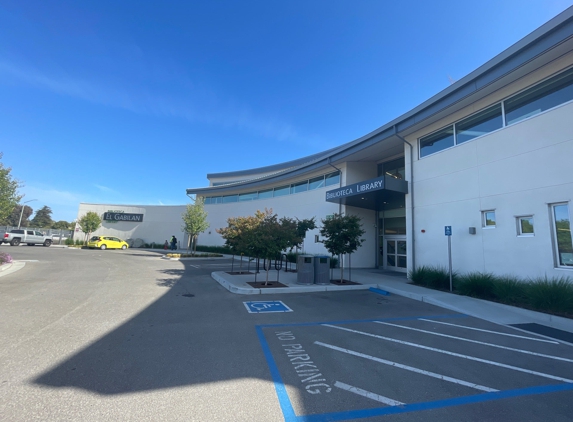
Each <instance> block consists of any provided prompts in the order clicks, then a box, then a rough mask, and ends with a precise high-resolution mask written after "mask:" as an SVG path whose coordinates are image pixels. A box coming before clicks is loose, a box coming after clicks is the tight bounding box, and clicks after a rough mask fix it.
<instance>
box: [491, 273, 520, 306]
mask: <svg viewBox="0 0 573 422" xmlns="http://www.w3.org/2000/svg"><path fill="white" fill-rule="evenodd" d="M527 288H528V283H526V282H524V281H522V280H520V279H518V278H517V277H512V276H509V275H508V276H502V277H500V278H498V279H496V280H495V282H494V283H493V295H494V298H495V300H497V301H499V302H501V303H506V304H508V305H519V304H524V303H527Z"/></svg>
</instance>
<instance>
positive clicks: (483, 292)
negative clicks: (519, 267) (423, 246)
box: [409, 266, 573, 318]
mask: <svg viewBox="0 0 573 422" xmlns="http://www.w3.org/2000/svg"><path fill="white" fill-rule="evenodd" d="M409 279H410V280H411V282H412V284H416V285H418V286H423V287H428V288H430V289H436V290H442V291H449V290H450V275H449V272H448V270H447V269H446V268H443V267H433V266H422V267H419V268H418V269H416V270H414V271H411V272H410V273H409ZM452 285H453V292H452V293H455V294H460V295H465V296H471V297H475V298H479V299H485V300H490V301H493V302H498V303H503V304H506V305H512V306H517V307H520V308H524V309H530V310H534V311H539V312H545V313H548V314H552V315H558V316H562V317H566V318H573V280H571V279H570V278H569V277H536V278H528V279H521V278H519V277H514V276H511V275H506V276H497V275H494V274H491V273H482V272H470V273H466V274H459V273H453V274H452Z"/></svg>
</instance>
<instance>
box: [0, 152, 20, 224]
mask: <svg viewBox="0 0 573 422" xmlns="http://www.w3.org/2000/svg"><path fill="white" fill-rule="evenodd" d="M1 159H2V153H0V160H1ZM11 171H12V168H11V167H4V164H2V162H0V221H2V222H4V221H5V220H6V218H8V216H9V215H10V214H12V212H13V211H14V208H15V207H16V205H17V204H18V202H19V201H20V199H22V196H20V195H18V188H19V187H20V186H21V185H20V182H18V181H17V180H15V179H13V178H12V175H11V174H10V172H11ZM18 217H19V215H18Z"/></svg>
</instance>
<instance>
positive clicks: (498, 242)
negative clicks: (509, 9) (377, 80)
mask: <svg viewBox="0 0 573 422" xmlns="http://www.w3.org/2000/svg"><path fill="white" fill-rule="evenodd" d="M207 178H208V179H209V181H210V183H209V186H208V187H203V188H191V189H188V190H187V194H188V195H196V196H199V197H203V198H205V208H206V210H207V212H208V215H209V223H210V229H209V230H208V231H207V232H205V233H204V234H202V235H201V236H200V237H199V244H202V245H222V244H223V243H224V241H223V239H222V238H221V236H220V235H219V234H217V232H216V231H215V229H217V228H220V227H225V226H226V224H227V223H226V220H227V218H229V217H237V216H246V215H252V214H254V212H255V211H256V210H264V209H265V208H268V209H272V210H273V211H274V212H275V213H277V214H278V215H279V216H288V217H293V218H294V217H297V218H299V219H303V218H310V217H316V219H317V221H318V222H320V220H321V219H324V218H327V217H328V216H329V215H332V214H334V213H344V214H351V215H357V216H359V217H361V219H362V225H363V228H364V229H365V231H366V233H365V235H364V236H363V238H364V243H363V245H362V246H361V247H360V249H359V250H358V251H357V252H355V253H354V254H353V255H352V266H353V267H362V268H384V269H387V270H392V271H403V272H406V271H408V270H411V269H413V268H417V267H419V266H422V265H429V266H436V265H438V266H447V264H448V254H447V240H448V239H447V236H445V227H446V226H451V228H452V236H451V243H452V262H453V266H454V269H455V270H457V271H459V272H468V271H485V272H492V273H495V274H511V275H515V276H520V277H535V276H544V275H547V276H549V277H552V276H572V277H573V242H572V239H571V224H570V223H571V216H572V214H573V203H572V200H573V8H569V9H567V10H566V11H565V12H563V13H561V14H560V15H558V16H557V17H555V18H554V19H552V20H551V21H549V22H548V23H546V24H545V25H543V26H542V27H540V28H539V29H537V30H536V31H534V32H533V33H531V34H530V35H528V36H527V37H525V38H524V39H522V40H521V41H519V42H518V43H516V44H515V45H513V46H512V47H510V48H509V49H508V50H506V51H504V52H503V53H501V54H500V55H498V56H497V57H495V58H493V59H492V60H490V61H489V62H487V63H486V64H484V65H483V66H481V67H480V68H478V69H477V70H475V71H474V72H472V73H471V74H469V75H467V76H466V77H464V78H463V79H461V80H459V81H457V82H456V83H454V84H452V85H451V86H450V87H448V88H447V89H445V90H444V91H442V92H440V93H439V94H437V95H436V96H434V97H432V98H430V99H429V100H428V101H426V102H424V103H423V104H421V105H420V106H418V107H416V108H415V109H413V110H411V111H410V112H408V113H406V114H404V115H403V116H401V117H399V118H397V119H395V120H393V121H391V122H389V123H387V124H386V125H384V126H382V127H381V128H379V129H377V130H376V131H374V132H372V133H369V134H367V135H365V136H363V137H362V138H360V139H357V140H355V141H352V142H349V143H347V144H345V145H342V146H340V147H338V148H334V149H331V150H328V151H325V152H323V153H319V154H315V155H312V156H309V157H305V158H301V159H298V160H295V161H291V162H287V163H282V164H277V165H273V166H268V167H264V168H258V169H252V170H244V171H236V172H226V173H215V174H209V175H207ZM316 235H318V230H314V231H311V232H309V233H308V234H307V237H306V239H305V244H304V250H305V251H306V252H307V253H325V252H326V251H325V249H324V247H323V245H322V244H321V243H320V242H315V236H316ZM163 237H164V236H163ZM346 259H348V258H346Z"/></svg>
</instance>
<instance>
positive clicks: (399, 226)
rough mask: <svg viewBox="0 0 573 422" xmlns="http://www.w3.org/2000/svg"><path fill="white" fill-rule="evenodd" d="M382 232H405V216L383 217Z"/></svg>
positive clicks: (389, 233)
mask: <svg viewBox="0 0 573 422" xmlns="http://www.w3.org/2000/svg"><path fill="white" fill-rule="evenodd" d="M384 234H388V235H391V234H406V217H392V218H384Z"/></svg>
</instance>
